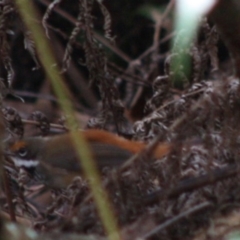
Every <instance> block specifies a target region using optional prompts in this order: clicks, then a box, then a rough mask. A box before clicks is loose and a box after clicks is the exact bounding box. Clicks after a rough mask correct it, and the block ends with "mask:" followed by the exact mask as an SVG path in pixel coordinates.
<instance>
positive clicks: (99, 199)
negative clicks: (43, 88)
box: [16, 0, 120, 240]
mask: <svg viewBox="0 0 240 240" xmlns="http://www.w3.org/2000/svg"><path fill="white" fill-rule="evenodd" d="M16 3H17V6H18V9H19V12H20V14H21V16H22V19H23V21H24V22H25V24H26V26H27V27H28V29H29V30H30V31H31V33H32V35H33V39H34V42H35V44H36V49H37V52H38V56H39V58H40V60H41V63H42V65H43V67H44V69H45V71H46V74H47V76H48V78H49V79H50V81H51V83H52V86H53V89H54V91H55V93H56V96H57V97H58V99H59V102H60V105H61V108H62V110H63V112H64V113H65V115H66V116H69V117H68V118H67V124H68V127H69V129H70V134H71V136H72V139H73V142H74V144H75V147H76V150H77V153H78V155H79V158H80V159H81V165H82V167H83V170H84V172H85V174H86V176H87V177H88V179H89V184H90V188H91V191H92V193H93V198H94V200H95V202H96V205H97V208H98V212H99V215H100V218H101V220H102V223H103V225H104V228H105V231H106V234H107V236H108V237H109V239H114V240H115V239H120V236H119V231H118V227H117V221H116V218H115V217H114V214H113V211H112V208H111V204H110V201H109V199H108V196H107V193H106V191H105V190H104V189H103V188H102V186H101V179H100V175H99V173H98V171H97V168H96V166H95V164H94V161H93V159H92V156H91V152H90V149H89V146H88V144H87V142H86V141H85V139H84V138H83V136H82V135H81V132H80V131H76V130H75V129H74V126H76V119H75V118H74V114H73V113H74V111H73V107H72V104H71V102H70V101H69V98H68V94H67V91H66V90H65V87H64V83H63V79H62V77H61V75H60V74H59V72H60V71H59V69H58V67H56V66H55V63H56V61H55V59H54V57H53V53H52V50H51V47H50V45H49V43H48V41H47V39H46V37H45V34H44V31H43V28H42V26H41V25H40V24H39V21H38V20H36V19H38V18H37V16H38V14H37V12H36V9H35V8H34V6H33V4H32V1H28V0H17V1H16Z"/></svg>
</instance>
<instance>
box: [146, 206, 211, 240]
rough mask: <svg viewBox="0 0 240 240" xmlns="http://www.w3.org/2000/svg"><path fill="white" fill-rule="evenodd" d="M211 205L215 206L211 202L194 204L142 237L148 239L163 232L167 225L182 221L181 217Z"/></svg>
mask: <svg viewBox="0 0 240 240" xmlns="http://www.w3.org/2000/svg"><path fill="white" fill-rule="evenodd" d="M211 206H213V204H212V203H210V202H204V203H201V204H199V205H197V206H194V207H193V208H190V209H188V210H187V211H185V212H182V213H180V214H178V215H177V216H175V217H173V218H171V219H169V220H167V221H165V222H164V223H162V224H160V225H159V226H157V227H156V228H154V229H153V230H152V231H150V232H149V233H147V234H145V235H144V236H143V237H142V238H141V239H147V238H149V237H152V236H153V235H155V234H157V233H159V232H161V231H162V230H164V229H166V228H167V227H170V226H171V225H173V224H174V223H176V222H178V221H180V220H181V219H183V218H186V217H188V216H189V215H191V214H193V213H196V212H199V211H201V210H203V209H206V208H209V207H211Z"/></svg>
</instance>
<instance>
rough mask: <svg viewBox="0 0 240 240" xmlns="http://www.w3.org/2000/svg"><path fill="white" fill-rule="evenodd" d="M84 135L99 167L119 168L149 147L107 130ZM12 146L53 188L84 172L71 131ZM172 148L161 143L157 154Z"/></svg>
mask: <svg viewBox="0 0 240 240" xmlns="http://www.w3.org/2000/svg"><path fill="white" fill-rule="evenodd" d="M79 134H80V133H79ZM81 134H82V136H83V137H84V138H85V140H86V141H87V142H88V144H89V147H90V150H91V153H92V156H93V159H94V160H95V163H96V165H97V167H98V168H99V169H102V168H104V167H111V168H114V167H118V166H120V165H121V164H123V163H124V162H125V161H126V160H127V159H129V158H130V157H131V156H132V155H133V154H136V153H139V152H141V151H142V150H143V149H145V147H146V143H144V142H141V141H132V140H129V139H125V138H123V137H120V136H118V135H116V134H113V133H111V132H108V131H105V130H99V129H88V130H85V131H82V133H81ZM8 149H9V150H8V152H9V153H10V154H9V155H10V158H11V159H12V161H13V163H14V164H15V166H16V167H23V168H24V169H26V170H27V171H29V173H31V174H32V175H33V176H35V177H37V179H39V180H40V181H41V182H43V183H44V184H45V185H47V186H49V187H52V188H63V187H66V186H68V185H69V184H70V183H71V181H72V180H73V178H74V177H75V176H79V175H81V173H82V167H81V163H80V161H79V160H78V155H77V152H76V149H75V147H74V144H73V141H72V138H71V135H70V133H65V134H60V135H54V136H48V137H26V138H23V139H20V140H17V141H14V142H13V143H10V144H9V147H8ZM170 149H171V147H170V144H169V143H160V144H159V145H158V146H157V147H156V148H155V150H154V152H153V157H154V158H161V157H163V156H164V155H166V154H168V153H169V151H170Z"/></svg>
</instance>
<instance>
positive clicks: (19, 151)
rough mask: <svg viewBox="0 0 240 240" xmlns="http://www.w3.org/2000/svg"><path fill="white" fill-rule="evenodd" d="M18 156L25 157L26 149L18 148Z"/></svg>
mask: <svg viewBox="0 0 240 240" xmlns="http://www.w3.org/2000/svg"><path fill="white" fill-rule="evenodd" d="M18 155H19V156H20V157H26V155H27V149H26V148H20V149H19V150H18Z"/></svg>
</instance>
